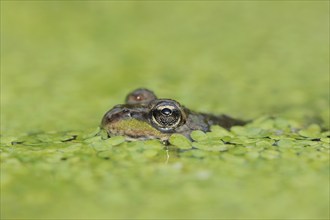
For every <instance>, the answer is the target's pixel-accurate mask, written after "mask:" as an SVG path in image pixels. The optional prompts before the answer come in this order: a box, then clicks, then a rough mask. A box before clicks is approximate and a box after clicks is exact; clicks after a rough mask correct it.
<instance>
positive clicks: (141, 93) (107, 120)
mask: <svg viewBox="0 0 330 220" xmlns="http://www.w3.org/2000/svg"><path fill="white" fill-rule="evenodd" d="M248 122H249V121H245V120H241V119H236V118H232V117H230V116H228V115H225V114H221V115H215V114H208V113H200V112H196V111H193V110H190V109H189V108H187V107H185V106H183V105H181V104H180V103H179V102H178V101H176V100H173V99H168V98H158V97H157V96H156V95H155V93H154V92H153V91H151V90H149V89H146V88H138V89H135V90H133V91H132V92H130V93H129V94H128V95H127V96H126V98H125V103H123V104H118V105H115V106H114V107H113V108H111V109H110V110H108V111H107V112H106V113H105V114H104V116H103V118H102V121H101V125H100V127H101V130H103V131H105V132H106V134H107V137H108V138H111V137H113V136H124V137H125V138H126V140H128V141H133V140H149V139H159V140H161V141H162V142H163V143H168V140H169V138H170V136H171V135H172V134H181V135H183V136H185V137H186V138H188V139H189V140H192V138H191V137H190V134H191V132H192V131H195V130H201V131H203V132H209V131H210V129H211V127H212V126H214V125H218V126H221V127H223V128H225V129H227V130H230V129H231V127H233V126H244V125H246V124H247V123H248Z"/></svg>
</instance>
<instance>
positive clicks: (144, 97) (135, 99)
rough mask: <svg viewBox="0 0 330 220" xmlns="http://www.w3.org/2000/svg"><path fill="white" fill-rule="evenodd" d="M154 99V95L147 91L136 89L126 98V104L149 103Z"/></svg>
mask: <svg viewBox="0 0 330 220" xmlns="http://www.w3.org/2000/svg"><path fill="white" fill-rule="evenodd" d="M156 98H157V97H156V95H155V94H154V93H153V92H152V91H150V90H148V89H136V90H134V91H133V92H131V93H129V94H128V95H127V96H126V104H139V103H140V104H143V103H149V102H151V101H153V100H155V99H156Z"/></svg>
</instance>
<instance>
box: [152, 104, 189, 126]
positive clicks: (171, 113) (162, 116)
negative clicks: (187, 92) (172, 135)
mask: <svg viewBox="0 0 330 220" xmlns="http://www.w3.org/2000/svg"><path fill="white" fill-rule="evenodd" d="M150 118H151V123H152V124H153V125H154V126H155V127H157V128H158V129H159V130H162V131H171V130H174V129H175V128H177V127H178V126H180V125H181V124H182V123H183V122H184V112H183V111H182V108H181V107H180V105H179V103H177V102H175V101H173V100H160V101H157V103H153V106H152V108H151V111H150Z"/></svg>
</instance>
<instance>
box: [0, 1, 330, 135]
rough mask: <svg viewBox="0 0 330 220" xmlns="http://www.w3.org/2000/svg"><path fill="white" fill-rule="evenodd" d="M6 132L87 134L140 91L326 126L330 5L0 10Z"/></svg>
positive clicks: (60, 5)
mask: <svg viewBox="0 0 330 220" xmlns="http://www.w3.org/2000/svg"><path fill="white" fill-rule="evenodd" d="M1 4H2V13H1V14H2V19H1V20H2V31H1V41H2V45H1V46H2V47H1V59H2V60H1V61H2V63H1V64H2V65H1V66H2V69H1V75H2V94H1V95H2V96H1V110H2V111H1V116H2V123H1V132H2V133H6V132H11V133H17V132H25V131H32V130H66V129H86V128H90V127H95V126H96V125H98V124H99V122H100V119H101V117H102V115H103V113H104V112H105V111H106V110H107V109H109V108H110V107H112V106H113V105H115V104H118V103H120V102H123V99H124V96H125V95H126V94H127V93H128V92H129V91H131V90H133V89H135V88H137V87H148V88H150V89H152V90H155V92H156V93H157V94H158V95H159V96H160V97H167V98H173V99H177V100H178V101H181V102H182V104H184V105H186V106H188V107H190V108H192V109H195V110H199V111H208V112H214V113H228V114H232V115H234V116H237V117H242V118H254V117H258V116H260V115H261V114H283V115H287V116H289V117H293V118H299V119H303V118H304V116H308V117H314V116H316V117H322V118H323V120H324V121H325V122H326V123H327V126H329V122H328V120H325V119H328V115H327V112H328V109H329V106H328V100H329V87H328V85H329V74H328V70H329V64H328V61H329V47H328V46H329V43H328V37H329V32H328V27H329V21H328V18H329V12H328V7H327V6H328V2H324V1H315V2H311V1H294V2H291V1H288V2H286V1H284V2H251V1H248V2H226V1H225V2H216V1H215V2H198V1H197V2H196V1H192V2H166V1H164V2H162V1H157V2H134V1H133V2H131V1H128V2H117V1H114V2H93V1H91V2H88V1H87V2H82V1H78V2H58V1H54V2H46V1H41V2H33V1H27V2H21V1H17V2H15V1H14V2H9V1H5V2H1Z"/></svg>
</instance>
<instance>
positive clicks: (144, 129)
mask: <svg viewBox="0 0 330 220" xmlns="http://www.w3.org/2000/svg"><path fill="white" fill-rule="evenodd" d="M116 119H117V120H116ZM119 119H120V120H119ZM119 119H118V118H115V119H114V120H113V121H112V122H111V124H108V126H106V130H107V131H108V135H109V136H110V137H111V136H117V135H121V136H128V137H130V138H133V139H139V140H146V139H151V138H154V139H155V138H157V139H166V138H168V136H169V134H165V133H162V132H160V131H159V130H157V129H156V128H154V127H152V126H151V125H150V124H149V123H147V122H145V121H141V120H138V119H135V118H132V117H128V118H126V119H124V120H123V118H119Z"/></svg>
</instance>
